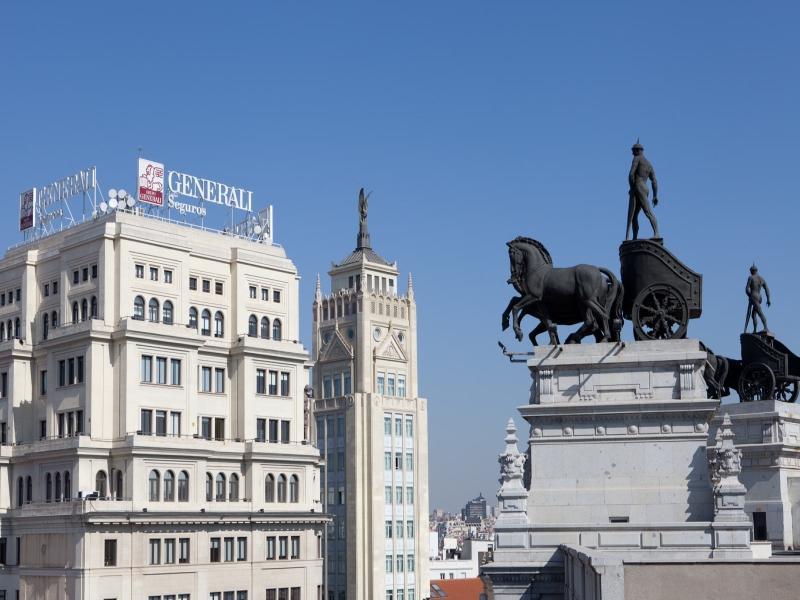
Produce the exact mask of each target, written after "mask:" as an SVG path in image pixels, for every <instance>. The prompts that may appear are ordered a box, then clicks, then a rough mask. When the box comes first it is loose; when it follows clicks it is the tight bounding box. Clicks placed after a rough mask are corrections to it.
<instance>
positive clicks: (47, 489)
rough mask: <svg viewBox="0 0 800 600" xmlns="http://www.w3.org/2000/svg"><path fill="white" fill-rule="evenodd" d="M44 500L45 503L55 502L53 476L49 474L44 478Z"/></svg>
mask: <svg viewBox="0 0 800 600" xmlns="http://www.w3.org/2000/svg"><path fill="white" fill-rule="evenodd" d="M44 481H45V483H44V493H45V496H44V499H45V502H52V500H53V476H52V475H51V474H50V473H48V474H47V475H46V476H45V478H44Z"/></svg>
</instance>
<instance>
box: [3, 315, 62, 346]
mask: <svg viewBox="0 0 800 600" xmlns="http://www.w3.org/2000/svg"><path fill="white" fill-rule="evenodd" d="M54 314H55V313H54ZM21 337H22V332H21V331H20V321H19V317H16V318H15V319H14V320H13V321H12V320H11V319H9V320H8V321H6V322H5V323H0V342H2V341H4V340H11V339H19V338H21Z"/></svg>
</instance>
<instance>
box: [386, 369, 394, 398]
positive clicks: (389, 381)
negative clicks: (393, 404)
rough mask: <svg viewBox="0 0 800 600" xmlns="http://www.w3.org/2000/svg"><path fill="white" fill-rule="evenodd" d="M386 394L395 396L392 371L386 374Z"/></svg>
mask: <svg viewBox="0 0 800 600" xmlns="http://www.w3.org/2000/svg"><path fill="white" fill-rule="evenodd" d="M386 395H387V396H394V374H392V373H389V375H387V376H386Z"/></svg>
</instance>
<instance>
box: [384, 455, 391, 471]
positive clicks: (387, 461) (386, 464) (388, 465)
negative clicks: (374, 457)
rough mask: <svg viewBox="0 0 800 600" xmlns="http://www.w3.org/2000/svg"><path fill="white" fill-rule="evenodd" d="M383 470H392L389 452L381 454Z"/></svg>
mask: <svg viewBox="0 0 800 600" xmlns="http://www.w3.org/2000/svg"><path fill="white" fill-rule="evenodd" d="M383 468H384V470H386V471H391V470H392V453H391V452H384V453H383Z"/></svg>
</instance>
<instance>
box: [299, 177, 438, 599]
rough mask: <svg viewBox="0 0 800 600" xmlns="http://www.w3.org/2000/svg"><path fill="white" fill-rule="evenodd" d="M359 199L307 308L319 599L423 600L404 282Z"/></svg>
mask: <svg viewBox="0 0 800 600" xmlns="http://www.w3.org/2000/svg"><path fill="white" fill-rule="evenodd" d="M368 200H369V197H368V196H367V195H365V194H364V190H363V189H362V190H361V192H360V194H359V213H360V221H359V231H358V237H357V241H356V247H355V250H353V251H352V252H351V253H350V254H349V255H348V256H346V257H345V258H344V259H343V260H342V261H340V262H339V263H336V264H334V265H333V266H332V268H331V270H330V271H329V272H328V275H329V276H330V293H329V294H323V293H322V286H321V282H320V280H319V278H317V288H316V293H315V296H314V305H313V342H312V356H313V357H314V358H315V364H314V369H313V388H314V401H313V402H314V417H315V418H314V420H313V425H314V438H313V439H315V440H316V443H317V446H318V447H319V449H320V452H321V454H322V456H323V458H324V459H325V466H324V467H323V472H322V476H321V488H322V494H321V497H322V500H323V504H324V505H325V510H326V512H328V513H330V514H331V515H333V516H334V521H333V523H332V524H331V525H330V527H329V529H328V532H327V535H326V536H325V540H324V548H323V550H324V552H325V555H326V559H327V560H326V585H327V590H326V594H325V598H326V600H356V599H358V600H362V599H363V600H374V599H380V600H384V599H385V600H421V599H422V598H427V596H428V586H429V581H428V577H429V575H428V550H427V549H428V437H427V431H428V421H427V400H425V399H424V398H419V397H418V382H417V313H416V302H415V299H414V288H413V282H412V279H411V275H410V274H409V275H408V279H407V286H406V290H405V293H401V291H400V289H399V277H400V275H399V271H398V269H397V264H396V263H394V262H389V261H387V260H386V259H384V258H383V257H381V256H380V255H379V254H378V253H377V252H375V251H374V250H373V249H372V245H371V242H370V235H369V231H368V228H367V204H368Z"/></svg>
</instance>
